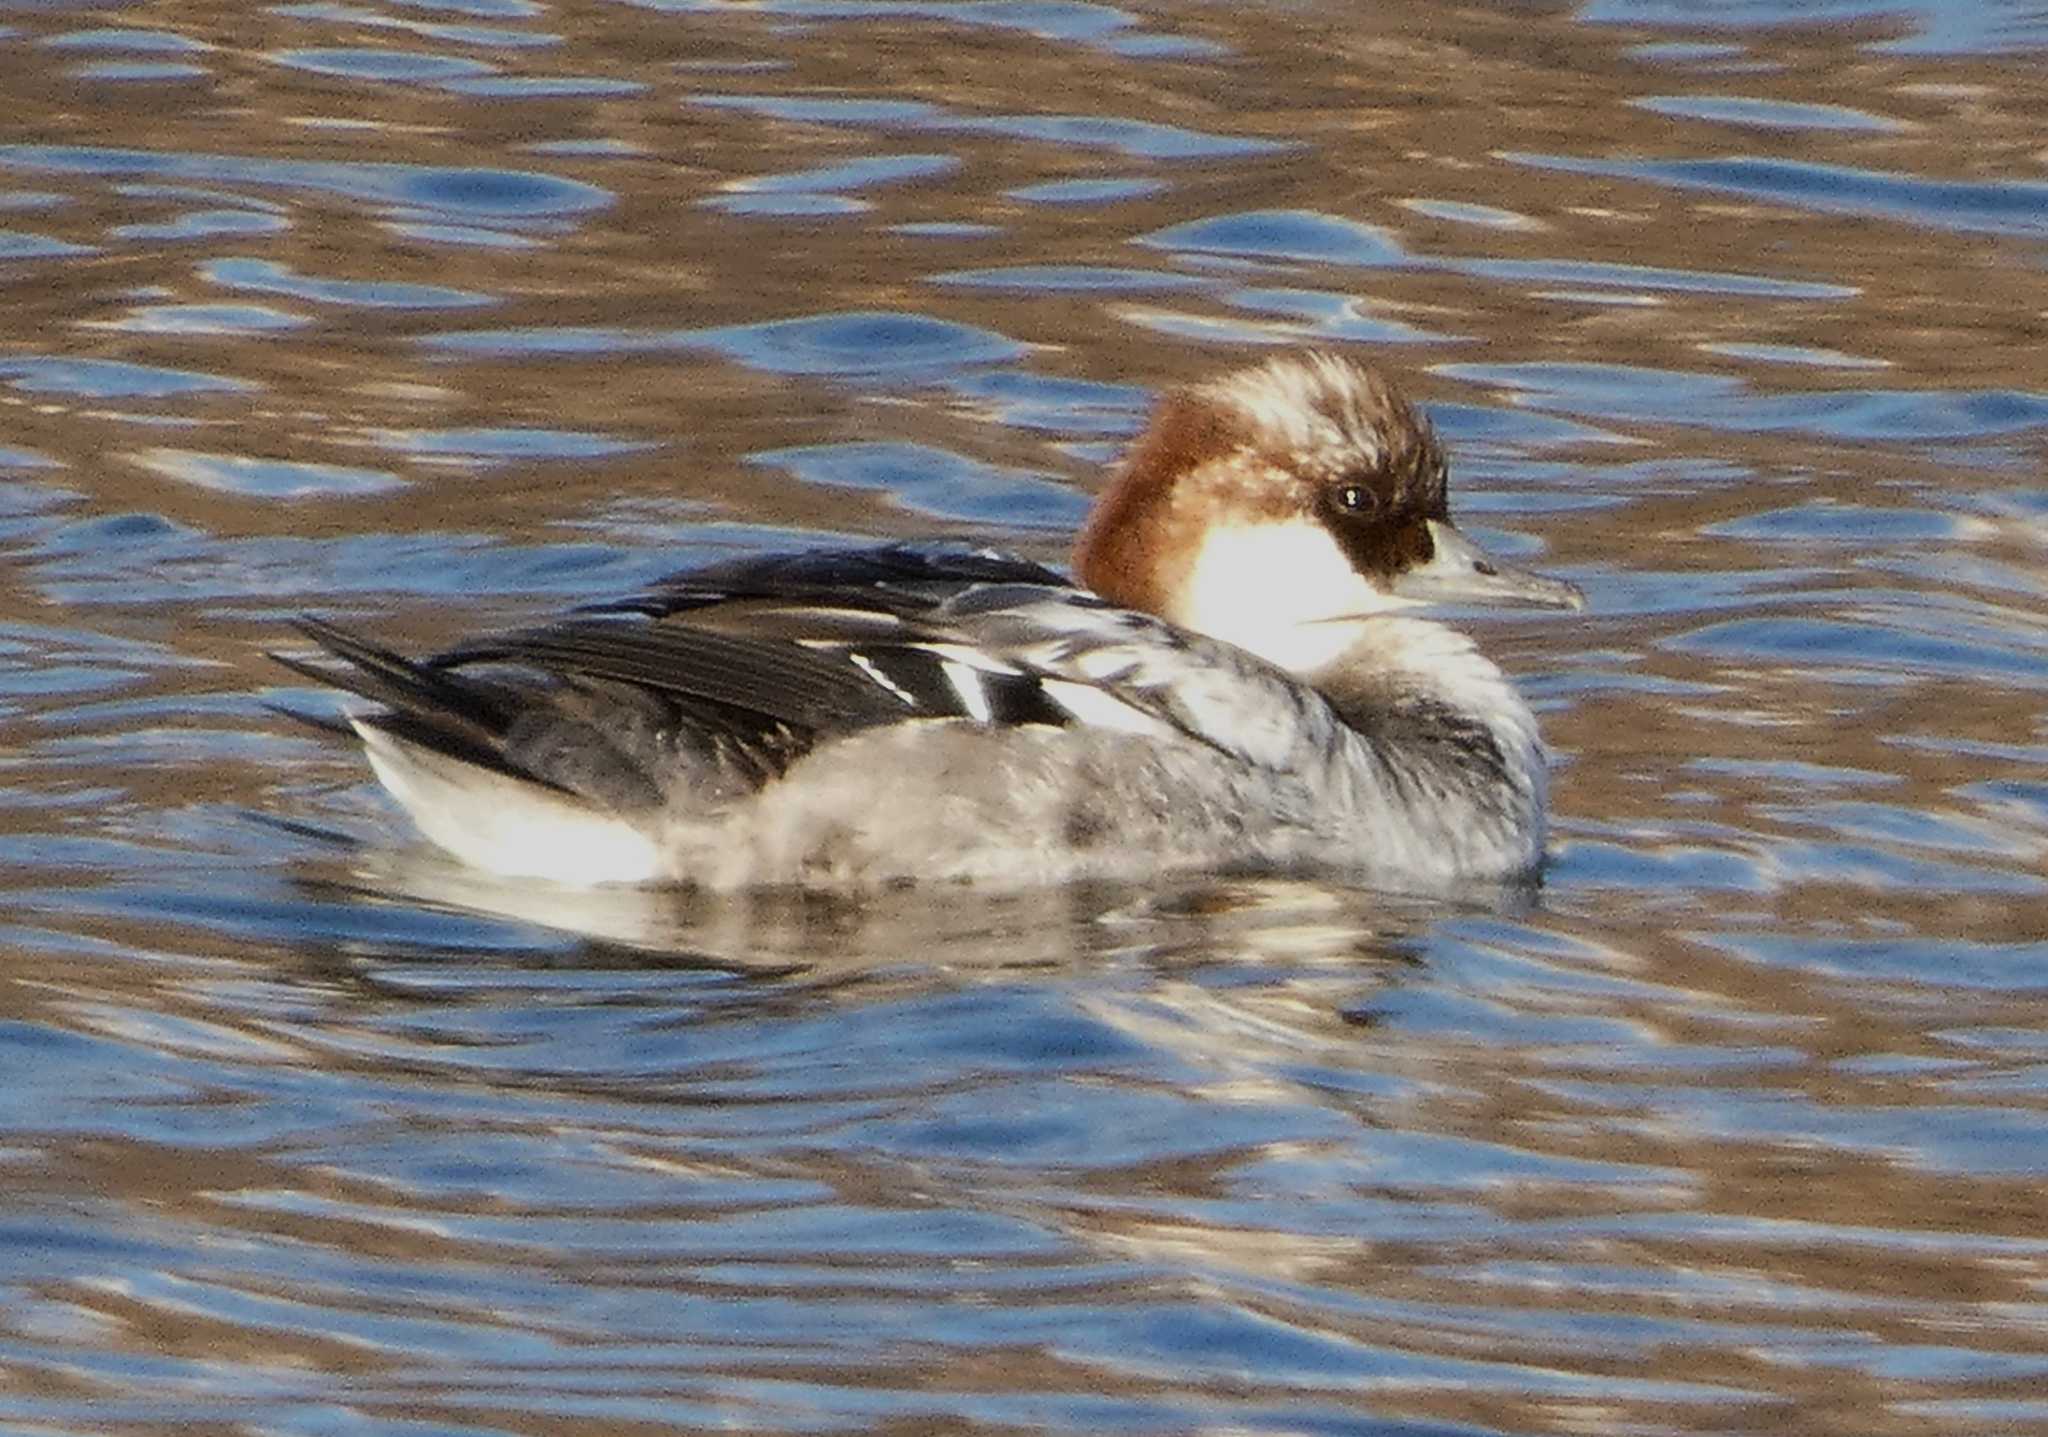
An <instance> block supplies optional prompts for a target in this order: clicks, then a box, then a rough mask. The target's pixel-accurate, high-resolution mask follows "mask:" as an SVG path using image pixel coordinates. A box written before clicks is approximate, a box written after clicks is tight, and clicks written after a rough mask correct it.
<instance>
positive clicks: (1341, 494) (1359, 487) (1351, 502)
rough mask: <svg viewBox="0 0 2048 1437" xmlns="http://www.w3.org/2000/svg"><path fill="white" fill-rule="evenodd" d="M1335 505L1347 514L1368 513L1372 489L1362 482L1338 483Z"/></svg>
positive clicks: (1370, 505) (1370, 508)
mask: <svg viewBox="0 0 2048 1437" xmlns="http://www.w3.org/2000/svg"><path fill="white" fill-rule="evenodd" d="M1337 507H1338V508H1339V509H1342V510H1343V511H1344V512H1345V513H1347V514H1365V513H1370V512H1371V510H1372V491H1371V490H1370V489H1368V488H1366V487H1365V486H1364V485H1363V484H1340V485H1338V486H1337Z"/></svg>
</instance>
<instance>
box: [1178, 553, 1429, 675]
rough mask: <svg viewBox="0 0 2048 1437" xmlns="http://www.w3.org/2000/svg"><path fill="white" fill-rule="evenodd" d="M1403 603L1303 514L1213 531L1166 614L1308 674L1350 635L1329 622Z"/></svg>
mask: <svg viewBox="0 0 2048 1437" xmlns="http://www.w3.org/2000/svg"><path fill="white" fill-rule="evenodd" d="M1409 607H1411V605H1410V603H1409V601H1408V600H1406V599H1401V598H1397V597H1395V596H1394V595H1392V594H1390V593H1388V592H1387V591H1386V590H1384V589H1382V588H1380V587H1379V586H1378V585H1376V584H1374V583H1372V582H1371V581H1370V580H1368V579H1367V578H1366V577H1365V576H1364V575H1362V574H1360V573H1359V572H1358V570H1356V569H1354V568H1353V567H1352V566H1351V560H1350V559H1349V558H1348V557H1346V555H1345V553H1344V551H1343V550H1342V549H1340V548H1339V547H1338V546H1337V541H1336V540H1335V539H1333V538H1331V537H1330V534H1329V531H1328V530H1326V529H1325V528H1323V526H1322V525H1320V524H1318V523H1316V522H1315V521H1314V520H1312V519H1306V518H1301V519H1282V520H1275V521H1272V522H1269V523H1263V524H1234V525H1224V526H1219V527H1216V528H1213V529H1211V530H1210V531H1209V533H1208V535H1207V536H1206V537H1205V538H1204V539H1203V541H1202V549H1201V552H1200V553H1199V554H1197V555H1196V556H1195V563H1194V567H1193V568H1192V570H1190V572H1189V574H1188V579H1187V583H1186V586H1185V587H1184V588H1183V589H1182V590H1181V592H1180V594H1179V596H1178V602H1177V603H1176V605H1175V606H1174V611H1173V613H1172V614H1171V615H1170V616H1169V617H1171V618H1172V619H1173V620H1174V622H1176V623H1178V624H1180V625H1181V626H1182V627H1184V628H1189V629H1194V630H1197V631H1198V632H1200V633H1204V634H1208V635H1210V636H1212V637H1214V638H1219V639H1224V640H1227V641H1228V642H1230V643H1233V644H1236V645H1237V646H1238V647H1239V648H1241V649H1249V650H1250V651H1251V652H1252V653H1255V654H1257V655H1258V656H1259V657H1260V658H1263V659H1265V660H1266V661H1267V662H1269V663H1273V664H1277V665H1279V666H1280V667H1281V668H1283V669H1286V670H1288V671H1290V672H1292V673H1311V672H1314V671H1315V670H1317V669H1320V668H1322V667H1323V666H1324V665H1326V664H1328V663H1329V662H1331V661H1332V660H1333V659H1335V658H1336V657H1337V656H1338V655H1339V654H1341V653H1342V652H1343V651H1344V650H1345V649H1346V648H1348V647H1350V645H1351V643H1352V642H1353V640H1354V639H1355V637H1356V636H1355V635H1354V634H1353V633H1352V632H1351V627H1352V626H1351V625H1349V624H1345V623H1339V622H1333V621H1335V620H1341V619H1355V618H1360V617H1363V616H1365V615H1369V614H1380V613H1387V612H1390V611H1392V610H1396V609H1405V608H1409Z"/></svg>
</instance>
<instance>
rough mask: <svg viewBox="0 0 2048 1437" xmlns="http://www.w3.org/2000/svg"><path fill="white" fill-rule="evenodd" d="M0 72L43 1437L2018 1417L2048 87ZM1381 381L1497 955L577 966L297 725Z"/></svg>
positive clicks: (1329, 929) (1019, 934)
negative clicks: (1414, 489) (1165, 403)
mask: <svg viewBox="0 0 2048 1437" xmlns="http://www.w3.org/2000/svg"><path fill="white" fill-rule="evenodd" d="M0 9H5V12H6V13H5V14H4V17H0V91H4V93H5V94H6V95H7V97H8V102H7V103H8V112H9V122H8V125H7V126H6V127H5V134H4V135H0V298H4V303H5V305H6V313H7V316H8V323H7V325H6V332H5V337H4V339H0V542H4V544H5V546H6V550H7V562H6V564H5V565H4V568H0V723H4V726H5V727H4V740H0V760H4V763H5V765H6V784H5V789H4V793H0V885H4V888H5V891H6V895H7V900H8V901H7V904H6V908H5V917H4V920H0V921H4V923H5V925H6V931H5V935H4V943H0V1073H4V1075H5V1078H6V1081H5V1082H4V1084H0V1094H4V1096H0V1164H4V1171H5V1173H6V1175H7V1186H8V1190H9V1192H10V1193H11V1194H12V1198H11V1201H10V1202H9V1203H8V1204H7V1205H6V1207H5V1209H4V1212H0V1227H4V1229H5V1234H4V1235H5V1240H4V1241H0V1423H4V1424H5V1425H7V1426H8V1427H9V1428H10V1429H11V1430H24V1431H26V1430H35V1431H44V1432H78V1433H104V1432H122V1433H149V1434H157V1433H162V1434H170V1433H180V1434H183V1433H192V1432H213V1431H221V1432H228V1431H234V1432H261V1433H283V1434H309V1437H310V1434H323V1437H324V1434H333V1433H343V1432H394V1433H420V1432H428V1431H432V1432H451V1433H453V1432H461V1433H485V1432H488V1433H560V1432H568V1431H577V1432H623V1431H650V1430H681V1431H691V1430H701V1429H707V1428H712V1427H720V1428H734V1429H739V1430H747V1431H805V1432H810V1431H845V1430H882V1431H899V1432H929V1431H983V1430H986V1431H1017V1430H1032V1431H1046V1430H1051V1431H1073V1432H1087V1433H1098V1432H1133V1433H1136V1432H1163V1431H1175V1432H1182V1431H1205V1432H1223V1431H1256V1432H1274V1433H1306V1432H1314V1433H1356V1434H1416V1437H1425V1434H1426V1437H1435V1434H1451V1433H1457V1434H1470V1433H1510V1432H1512V1433H1553V1432H1555V1433H1583V1432H1588V1431H1614V1432H1631V1433H1650V1432H1728V1431H1750V1430H1759V1431H1774V1432H1776V1431H1793V1432H1800V1433H1842V1434H1858V1437H1864V1434H1871V1433H1887V1434H1889V1433H1901V1434H1914V1433H1929V1434H1933V1433H1942V1434H1946V1433H1953V1432H1973V1433H1974V1432H1999V1431H2044V1430H2048V1400H2044V1398H2043V1397H2042V1395H2041V1394H2042V1393H2043V1392H2044V1391H2048V1296H2044V1294H2048V1223H2044V1220H2043V1216H2042V1215H2043V1213H2044V1211H2048V1041H2044V1038H2043V1036H2042V1035H2043V1033H2044V1031H2048V948H2044V939H2043V935H2044V934H2048V864H2044V857H2048V719H2044V717H2043V715H2044V713H2048V707H2044V705H2048V485H2044V483H2043V481H2042V477H2041V476H2042V474H2043V472H2044V461H2048V369H2044V366H2043V361H2042V359H2041V355H2042V353H2043V350H2042V346H2041V344H2040V342H2039V338H2040V337H2039V327H2040V323H2039V317H2040V316H2041V315H2042V314H2043V313H2048V278H2044V276H2048V265H2044V260H2048V250H2044V249H2043V244H2044V240H2048V228H2044V218H2043V217H2044V215H2048V199H2044V196H2048V174H2044V172H2043V169H2042V164H2043V153H2044V152H2043V149H2042V138H2041V132H2040V127H2039V124H2038V116H2039V115H2040V114H2042V113H2043V112H2044V109H2048V68H2044V67H2043V65H2042V63H2041V62H2042V60H2043V59H2044V57H2048V24H2044V23H2043V20H2042V17H2041V14H2040V12H2039V9H2038V7H2034V6H2026V5H2018V4H1997V3H1987V4H1983V5H1975V6H1952V5H1931V4H1929V5H1903V4H1893V3H1886V4H1882V5H1875V4H1863V3H1841V4H1830V5H1826V6H1788V5H1783V4H1773V3H1758V4H1744V5H1737V6H1723V7H1720V8H1719V9H1717V10H1714V11H1712V12H1711V13H1709V12H1698V11H1696V9H1695V7H1690V6H1677V5H1667V4H1659V3H1654V0H1612V3H1605V0H1603V3H1597V4H1593V5H1588V6H1584V7H1582V8H1580V9H1578V10H1576V11H1573V10H1569V9H1566V8H1562V7H1556V6H1548V7H1530V6H1521V5H1517V6H1499V7H1491V8H1489V7H1485V6H1480V7H1472V6H1463V7H1457V6H1436V5H1422V6H1392V7H1379V8H1361V7H1356V6H1349V5H1343V4H1339V3H1336V0H1304V3H1296V4H1286V5H1281V4H1261V5H1252V6H1238V7H1226V6H1214V5H1178V6H1175V5H1167V4H1163V3H1144V4H1135V5H1131V4H1118V5H1114V6H1112V5H1107V4H1096V3H1065V0H1053V3H1042V4H1028V5H1018V4H1008V3H993V0H960V3H954V0H769V3H759V4H739V3H721V0H647V3H639V4H625V3H595V0H591V3H584V0H561V3H556V4H551V5H546V6H543V5H540V4H535V3H528V0H488V3H486V0H464V3H455V0H449V3H442V4H431V3H398V0H394V3H362V4H356V3H349V4H324V3H322V4H286V5H278V6H272V7H258V8H241V9H236V8H233V7H230V8H225V9H223V8H220V7H212V8H209V7H204V6H197V5H190V4H168V5H158V6H140V7H138V6H128V7H111V8H104V9H102V8H96V7H91V6H87V5H81V4H70V3H62V0H59V3H48V4H45V3H36V4H29V5H23V6H13V7H5V6H0ZM1302 343H1316V344H1323V345H1329V346H1334V347H1339V348H1344V349H1346V350H1348V351H1350V352H1353V353H1357V354H1359V355H1362V356H1365V357H1368V358H1370V359H1373V360H1375V361H1376V362H1378V363H1380V364H1382V365H1384V366H1385V367H1386V368H1387V369H1388V370H1389V371H1390V372H1391V373H1393V374H1394V375H1395V376H1396V377H1397V378H1398V379H1399V381H1400V382H1401V383H1402V384H1403V385H1404V386H1405V387H1406V388H1407V389H1408V390H1409V391H1410V392H1411V393H1413V394H1414V395H1415V396H1416V397H1417V398H1418V399H1420V400H1421V401H1423V402H1424V403H1425V404H1426V405H1427V406H1428V407H1429V409H1430V411H1431V413H1432V414H1433V416H1434V418H1435V420H1436V423H1437V425H1438V427H1439V429H1440V431H1441V432H1442V433H1443V435H1444V437H1445V438H1446V440H1447V442H1448V444H1449V446H1450V448H1451V450H1452V453H1453V459H1454V468H1455V475H1456V493H1455V501H1456V503H1457V504H1458V505H1459V507H1460V509H1461V512H1462V514H1463V517H1464V519H1465V521H1466V522H1467V524H1468V525H1470V526H1471V527H1472V528H1474V529H1476V530H1477V531H1479V532H1480V533H1481V534H1482V535H1483V537H1484V538H1485V539H1486V540H1487V541H1488V542H1489V543H1491V544H1496V545H1498V546H1500V547H1502V548H1503V549H1504V550H1506V551H1508V552H1510V553H1513V554H1516V555H1518V556H1520V557H1521V558H1523V559H1525V560H1527V561H1529V562H1531V563H1534V564H1537V565H1538V566H1540V567H1543V568H1545V569H1547V570H1551V571H1554V572H1557V573H1560V574H1563V575H1565V576H1568V577H1570V578H1572V579H1573V580H1575V581H1577V582H1579V583H1580V584H1582V585H1583V586H1584V587H1585V588H1586V589H1587V591H1588V593H1589V595H1590V597H1591V599H1592V604H1593V607H1592V610H1591V611H1590V612H1589V613H1587V614H1585V615H1573V616H1548V615H1520V616H1504V617H1498V618H1480V619H1475V620H1474V621H1473V627H1474V631H1475V633H1476V634H1477V635H1478V637H1479V638H1480V640H1481V642H1482V643H1483V644H1484V645H1485V646H1486V647H1487V649H1488V650H1489V652H1491V653H1493V654H1494V655H1496V656H1497V657H1499V659H1500V660H1501V661H1502V662H1503V664H1505V665H1506V666H1507V667H1508V668H1509V669H1510V670H1511V671H1512V672H1513V673H1514V674H1515V675H1516V676H1517V678H1518V680H1519V681H1520V682H1521V683H1522V684H1523V685H1524V686H1525V687H1526V689H1527V690H1528V691H1529V692H1530V693H1531V695H1532V696H1533V697H1534V698H1535V699H1536V700H1537V701H1538V703H1539V705H1540V707H1541V709H1542V712H1543V720H1544V724H1545V728H1546V732H1547V734H1548V736H1549V737H1550V739H1551V741H1552V743H1553V744H1554V746H1555V747H1556V749H1557V754H1558V762H1559V767H1558V773H1557V781H1556V806H1557V828H1558V833H1557V842H1556V852H1555V860H1554V863H1553V866H1552V869H1551V873H1550V877H1549V881H1548V884H1547V886H1546V888H1545V889H1544V891H1543V892H1542V894H1541V895H1540V897H1539V898H1538V899H1537V900H1536V901H1535V902H1534V903H1533V904H1522V905H1517V904H1499V905H1495V904H1485V903H1472V904H1444V903H1427V902H1420V901H1413V900H1404V899H1400V898H1395V897H1389V896H1386V895H1374V894H1369V893H1358V892H1351V891H1346V890H1344V889H1342V888H1339V887H1334V886H1331V885H1327V884H1312V883H1283V882H1274V883H1259V884H1250V883H1227V882H1219V881H1200V880H1188V881H1183V882H1176V883H1172V884H1166V885H1160V886H1158V887H1155V888H1150V889H1144V890H1139V891H1131V890H1087V891H1080V892H1073V893H1059V894H1054V895H1035V896H1031V897H1028V898H1015V897H1011V898H1004V897H1001V896H993V895H977V894H973V893H945V894H937V895H933V894H891V895H887V896H885V897H883V898H879V899H876V900H873V901H868V902H859V903H850V902H844V901H824V900H801V899H789V898H782V899H760V900H753V901H745V900H737V901H726V902H712V901H709V900H704V899H700V898H695V897H692V896H690V895H688V894H680V893H646V894H633V893H620V894H606V895H599V896H597V897H595V898H585V899H583V900H582V901H575V900H573V899H572V898H571V897H570V896H568V895H562V894H550V893H547V892H545V891H541V890H537V889H535V888H534V887H533V886H531V885H525V886H507V885H492V884H489V883H484V882H480V881H479V880H476V879H473V878H470V877H466V876H465V875H463V874H461V873H459V872H456V871H454V870H452V869H451V868H449V867H448V866H447V865H445V864H440V863H437V862H435V861H433V860H432V859H431V858H428V857H425V856H423V855H420V854H419V853H417V852H416V851H410V850H409V849H408V848H407V838H406V830H405V827H404V825H403V823H402V821H401V820H400V819H399V818H398V816H397V815H396V814H395V813H394V812H393V810H392V809H391V807H390V805H389V804H388V803H386V802H385V801H384V800H383V799H382V798H381V797H380V795H379V794H378V793H377V792H376V790H375V789H374V787H373V786H372V785H371V784H370V783H369V782H368V781H367V778H366V775H365V774H364V772H363V770H362V768H361V767H360V765H359V762H358V760H357V759H356V757H355V756H354V755H352V754H350V753H349V752H347V751H346V750H344V749H343V748H341V747H340V746H339V745H336V744H331V743H329V742H327V741H325V740H323V739H322V738H321V737H320V736H319V735H318V734H317V733H315V732H313V731H311V730H308V729H305V728H302V727H299V726H295V725H293V724H291V723H290V722H288V721H286V720H285V719H283V718H281V717H280V716H279V715H278V714H277V713H276V712H275V711H274V710H273V709H272V707H271V705H272V704H276V703H284V704H297V705H301V706H312V705H318V704H322V703H327V702H330V701H329V700H327V699H324V698H322V697H321V696H319V695H315V694H312V693H309V692H307V691H306V690H305V689H304V687H303V686H302V685H301V684H299V683H298V682H297V681H296V680H295V679H294V678H293V677H292V676H291V675H290V674H289V673H286V672H285V671H283V670H281V669H278V668H276V667H274V666H272V665H270V664H269V663H267V661H266V660H265V659H264V658H263V651H264V649H265V648H267V647H275V646H278V645H280V644H285V643H289V642H291V636H290V632H289V630H288V628H287V626H286V625H287V620H288V619H289V617H290V616H291V615H293V614H295V613H297V612H300V611H303V610H313V611H316V612H319V613H322V614H325V615H329V616H332V617H335V618H337V619H343V620H350V621H357V622H361V623H364V624H366V625H370V626H373V627H374V628H375V630H376V631H377V632H379V633H381V634H384V635H386V636H388V637H390V638H391V639H392V640H393V641H394V642H398V643H401V644H407V645H419V646H429V645H432V644H435V643H437V642H441V641H446V640H448V639H451V638H452V637H454V636H455V635H457V634H459V633H462V632H465V631H468V630H472V629H476V628H481V627H486V626H490V625H496V624H508V623H514V622H518V621H521V620H524V619H527V618H530V617H533V616H536V615H539V614H542V613H545V612H548V611H551V610H554V609H557V608H560V607H563V606H566V605H569V604H572V603H576V602H579V601H583V600H589V599H596V598H601V597H605V596H608V595H612V594H615V593H617V592H619V591H621V590H623V589H628V588H631V587H632V586H635V585H638V584H641V583H644V582H647V581H648V580H650V579H652V578H654V577H657V576H659V575H661V574H663V573H665V572H668V571H670V570H672V569H674V568H677V567H679V566H681V565H683V564H685V563H689V562H694V561H698V560H705V559H712V558H717V557H723V556H730V555H733V554H737V553H744V552H753V551H760V550H765V549H769V548H773V547H777V546H781V545H786V544H790V543H801V542H809V541H816V540H819V539H825V538H871V537H910V536H964V537H972V538H975V539H977V540H981V541H987V542H996V543H1001V544H1004V545H1007V546H1009V547H1012V548H1015V549H1018V550H1021V551H1022V552H1024V553H1026V554H1029V555H1031V556H1033V557H1036V558H1039V559H1043V560H1048V561H1058V560H1059V558H1060V556H1061V555H1062V553H1063V551H1064V547H1065V544H1066V541H1067V539H1068V537H1069V535H1070V534H1071V532H1072V529H1073V527H1074V525H1075V524H1076V523H1077V522H1078V519H1079V516H1080V515H1081V514H1082V513H1083V512H1084V511H1085V507H1086V502H1087V497H1088V495H1089V494H1090V493H1092V492H1093V490H1094V488H1095V486H1096V485H1097V484H1098V483H1099V482H1100V475H1101V470H1102V466H1103V465H1104V464H1105V463H1107V462H1109V461H1111V460H1112V459H1113V458H1114V456H1115V455H1116V454H1117V453H1118V451H1119V450H1120V448H1121V446H1122V445H1123V443H1124V442H1125V441H1126V440H1127V439H1128V437H1129V436H1130V435H1131V434H1132V433H1133V432H1134V431H1135V430H1136V428H1137V427H1138V426H1139V425H1140V424H1141V423H1142V420H1143V415H1144V412H1145V408H1146V406H1147V404H1148V403H1149V402H1150V400H1151V398H1152V396H1153V395H1154V394H1156V393H1157V392H1158V391H1159V390H1160V389H1162V388H1164V387H1167V386H1170V385H1172V384H1175V383H1178V382H1182V381H1185V380H1189V379H1193V378H1196V377H1200V376H1204V375H1207V374H1209V373H1212V372H1214V371H1215V370H1217V369H1218V368H1221V367H1225V366H1228V365H1232V364H1236V363H1240V362H1243V361H1246V360H1248V359H1251V358H1255V357H1256V356H1258V355H1259V354H1262V353H1265V352H1268V351H1270V350H1271V349H1273V348H1275V347H1278V346H1283V345H1295V344H1302Z"/></svg>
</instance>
